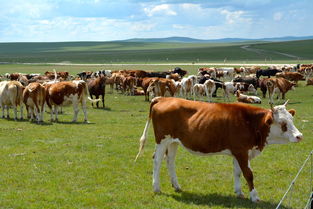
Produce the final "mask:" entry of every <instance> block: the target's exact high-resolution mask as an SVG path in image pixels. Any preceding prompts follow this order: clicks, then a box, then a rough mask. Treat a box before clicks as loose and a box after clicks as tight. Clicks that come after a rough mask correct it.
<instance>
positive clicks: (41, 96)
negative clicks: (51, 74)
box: [23, 82, 46, 123]
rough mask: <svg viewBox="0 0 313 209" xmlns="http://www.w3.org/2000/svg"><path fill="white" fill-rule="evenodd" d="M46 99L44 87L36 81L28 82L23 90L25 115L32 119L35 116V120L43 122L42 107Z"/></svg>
mask: <svg viewBox="0 0 313 209" xmlns="http://www.w3.org/2000/svg"><path fill="white" fill-rule="evenodd" d="M45 99H46V90H45V87H44V86H43V85H42V84H40V83H37V82H34V83H30V84H28V86H26V88H25V89H24V91H23V102H24V104H25V106H26V110H27V116H29V117H30V119H31V120H33V117H34V115H35V116H36V119H37V122H38V123H39V122H43V115H44V112H45V111H44V107H45Z"/></svg>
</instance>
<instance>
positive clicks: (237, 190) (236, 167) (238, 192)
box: [233, 158, 244, 198]
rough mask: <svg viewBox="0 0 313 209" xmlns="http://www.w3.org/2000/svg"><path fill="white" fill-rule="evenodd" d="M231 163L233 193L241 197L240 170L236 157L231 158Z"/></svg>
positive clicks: (242, 195)
mask: <svg viewBox="0 0 313 209" xmlns="http://www.w3.org/2000/svg"><path fill="white" fill-rule="evenodd" d="M233 164H234V181H235V193H236V195H237V197H240V198H243V197H244V194H243V193H242V191H241V184H240V176H241V173H242V172H241V169H240V166H239V163H238V161H237V160H236V158H234V159H233Z"/></svg>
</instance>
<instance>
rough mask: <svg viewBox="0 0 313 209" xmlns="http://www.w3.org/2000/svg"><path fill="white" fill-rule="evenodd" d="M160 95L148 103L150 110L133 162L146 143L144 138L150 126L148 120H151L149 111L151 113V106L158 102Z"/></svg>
mask: <svg viewBox="0 0 313 209" xmlns="http://www.w3.org/2000/svg"><path fill="white" fill-rule="evenodd" d="M159 98H160V97H155V98H153V99H152V100H151V104H150V111H149V117H148V120H147V122H146V125H145V129H144V130H143V133H142V136H141V137H140V140H139V142H140V145H139V151H138V154H137V156H136V158H135V162H136V160H137V159H138V157H139V156H140V155H141V153H142V152H143V149H144V147H145V143H146V140H147V136H148V130H149V126H150V122H151V113H152V107H153V106H154V105H155V104H156V103H158V99H159Z"/></svg>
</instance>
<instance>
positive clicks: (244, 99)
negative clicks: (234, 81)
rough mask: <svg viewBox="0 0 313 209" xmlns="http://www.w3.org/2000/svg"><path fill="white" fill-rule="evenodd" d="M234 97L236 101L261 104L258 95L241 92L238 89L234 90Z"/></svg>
mask: <svg viewBox="0 0 313 209" xmlns="http://www.w3.org/2000/svg"><path fill="white" fill-rule="evenodd" d="M236 97H237V101H238V102H243V103H251V104H261V99H260V98H259V97H257V96H248V95H244V94H241V93H240V91H239V90H238V91H236Z"/></svg>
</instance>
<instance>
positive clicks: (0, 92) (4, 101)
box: [0, 81, 24, 120]
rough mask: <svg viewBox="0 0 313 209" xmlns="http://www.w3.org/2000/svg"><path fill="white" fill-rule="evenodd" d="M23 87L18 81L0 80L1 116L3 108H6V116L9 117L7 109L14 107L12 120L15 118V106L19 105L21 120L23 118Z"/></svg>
mask: <svg viewBox="0 0 313 209" xmlns="http://www.w3.org/2000/svg"><path fill="white" fill-rule="evenodd" d="M23 89H24V86H23V85H22V84H21V83H20V82H18V81H2V82H0V107H1V108H2V118H4V110H5V109H6V110H7V118H10V114H9V109H10V107H13V109H14V120H17V106H20V113H21V120H22V119H23V105H22V102H23V99H22V97H23V96H22V95H23Z"/></svg>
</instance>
